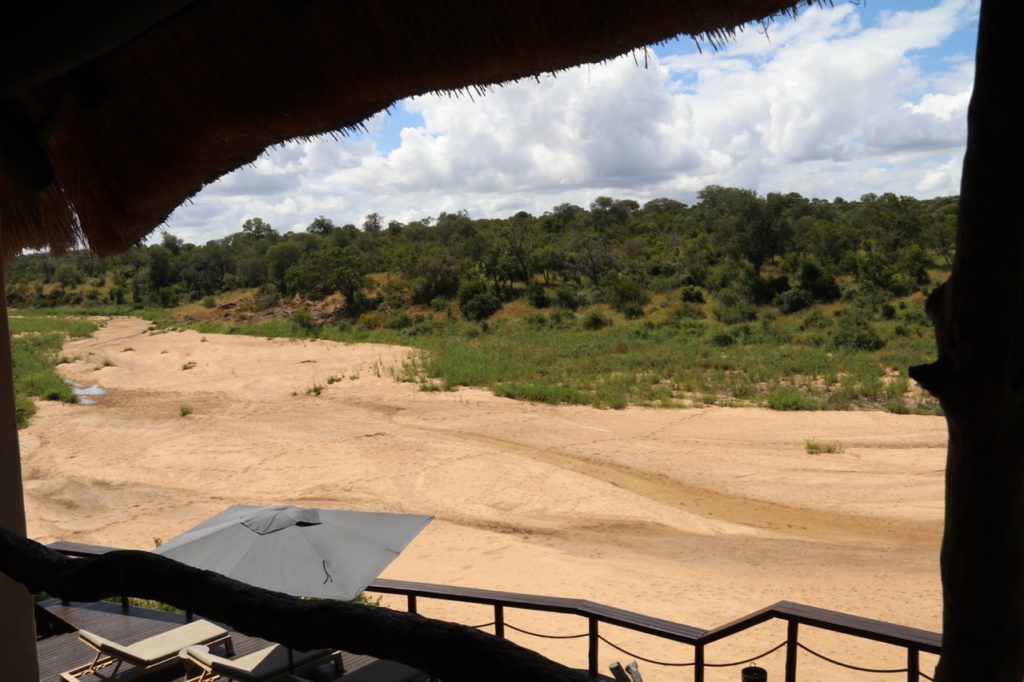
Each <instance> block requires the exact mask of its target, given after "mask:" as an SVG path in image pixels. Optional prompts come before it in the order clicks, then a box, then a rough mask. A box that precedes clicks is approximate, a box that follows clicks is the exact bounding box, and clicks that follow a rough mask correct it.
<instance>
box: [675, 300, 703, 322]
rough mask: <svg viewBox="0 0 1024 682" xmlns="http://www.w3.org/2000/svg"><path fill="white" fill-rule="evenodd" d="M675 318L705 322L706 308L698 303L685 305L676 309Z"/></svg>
mask: <svg viewBox="0 0 1024 682" xmlns="http://www.w3.org/2000/svg"><path fill="white" fill-rule="evenodd" d="M673 316H674V317H675V318H676V319H677V320H703V319H704V306H702V305H699V304H697V303H683V304H682V305H680V306H679V307H678V308H676V311H675V312H674V313H673Z"/></svg>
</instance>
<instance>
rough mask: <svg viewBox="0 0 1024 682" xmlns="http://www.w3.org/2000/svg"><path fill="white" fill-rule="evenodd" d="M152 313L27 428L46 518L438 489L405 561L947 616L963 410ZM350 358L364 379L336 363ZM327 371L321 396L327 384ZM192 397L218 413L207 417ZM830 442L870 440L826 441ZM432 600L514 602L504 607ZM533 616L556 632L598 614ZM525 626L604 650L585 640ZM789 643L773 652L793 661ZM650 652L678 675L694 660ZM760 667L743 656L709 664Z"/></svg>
mask: <svg viewBox="0 0 1024 682" xmlns="http://www.w3.org/2000/svg"><path fill="white" fill-rule="evenodd" d="M146 327H147V325H146V323H145V322H142V321H139V320H134V319H115V320H113V321H111V322H110V324H109V325H107V326H106V327H104V328H102V329H101V330H99V331H98V332H97V333H96V334H95V335H94V336H93V337H92V338H88V339H82V340H78V341H73V342H70V343H68V344H67V346H66V347H65V354H66V355H69V356H72V357H77V358H78V360H77V361H76V362H73V363H70V364H65V365H61V371H62V372H63V373H64V375H65V376H66V377H68V378H71V379H74V380H76V381H79V382H81V383H83V384H85V385H89V384H92V383H99V384H100V385H101V386H103V387H104V388H106V389H108V391H109V395H108V396H107V397H105V398H102V399H101V400H100V401H99V402H98V404H96V405H88V406H85V405H61V404H55V403H42V404H40V410H39V414H38V415H37V416H36V417H35V419H34V421H33V423H32V425H31V426H30V427H29V428H28V429H26V430H24V431H22V432H21V441H22V456H23V469H24V477H25V487H26V495H27V505H28V517H29V531H30V533H31V534H32V536H33V537H35V538H37V539H39V540H42V541H52V540H57V539H66V540H76V541H80V542H92V543H97V544H106V545H116V546H122V547H132V548H140V549H148V548H151V547H153V544H154V542H155V539H156V538H161V539H167V538H170V537H173V536H174V535H176V534H178V533H180V532H181V531H183V530H185V529H187V528H189V527H191V526H192V525H194V524H196V523H197V522H199V521H201V520H202V519H204V518H205V517H207V516H210V515H212V514H214V513H216V512H217V511H220V510H221V509H223V508H224V507H226V506H227V505H229V504H232V503H236V502H244V503H250V504H261V503H270V502H287V503H294V504H302V505H309V506H322V507H344V508H354V509H366V510H381V511H402V512H415V513H424V514H432V515H434V516H435V517H436V519H435V521H434V522H433V523H432V524H431V525H430V526H429V527H428V528H427V530H426V531H424V532H423V533H422V534H421V535H420V536H419V538H418V539H416V540H415V541H414V542H413V543H412V544H411V545H410V547H409V548H408V549H407V550H406V551H405V553H404V554H403V555H402V556H401V557H399V559H398V560H397V561H396V562H395V563H394V564H392V566H391V567H390V568H389V569H388V570H387V571H386V572H385V573H384V576H385V577H390V578H397V579H406V580H419V581H425V582H437V583H446V584H454V585H461V586H471V587H482V588H492V589H500V590H508V591H517V592H529V593H536V594H554V595H564V596H571V597H580V598H586V599H590V600H593V601H597V602H602V603H605V604H609V605H612V606H617V607H621V608H626V609H630V610H634V611H640V612H643V613H647V614H650V615H655V616H660V617H662V618H666V619H670V620H674V621H679V622H683V623H687V624H690V625H694V626H698V627H704V628H711V627H714V626H717V625H720V624H723V623H725V622H727V621H729V620H732V619H734V618H737V617H740V616H742V615H745V614H746V613H749V612H751V611H754V610H756V609H759V608H762V607H764V606H767V605H769V604H771V603H774V602H776V601H779V600H782V599H786V600H790V601H797V602H804V603H808V604H813V605H816V606H821V607H825V608H831V609H837V610H842V611H847V612H851V613H855V614H858V615H863V616H869V617H874V618H881V619H884V620H890V621H895V622H898V623H901V624H905V625H911V626H916V627H921V628H926V629H931V630H938V629H939V627H940V612H941V604H940V586H939V578H938V547H939V541H940V536H941V522H942V486H943V469H944V458H945V441H946V431H945V422H944V421H943V420H942V419H941V418H936V417H920V416H897V415H891V414H884V413H879V412H827V413H820V412H819V413H780V412H771V411H768V410H757V409H725V408H716V407H712V408H706V409H692V410H661V409H646V408H629V409H626V410H620V411H611V410H595V409H591V408H581V407H552V406H547V405H534V404H528V403H521V402H515V401H511V400H507V399H503V398H497V397H495V396H493V395H491V394H490V393H488V392H486V391H480V390H460V391H457V392H451V393H427V392H422V391H420V390H418V387H417V386H415V385H413V384H403V383H398V382H396V381H395V380H394V379H393V378H392V376H391V373H390V370H391V369H392V368H394V367H396V366H397V365H399V364H400V363H401V362H402V359H403V358H404V357H405V356H406V354H407V352H408V350H407V349H403V348H397V347H392V346H378V345H368V344H359V345H343V344H337V343H331V342H323V341H289V340H272V341H268V340H264V339H257V338H250V337H232V336H220V335H213V334H208V335H205V337H204V336H203V335H201V334H198V333H196V332H169V333H158V334H152V333H149V332H147V331H146ZM104 360H108V361H110V362H112V363H113V365H112V366H106V367H104V366H103V365H104ZM186 363H195V366H194V367H192V368H191V369H187V370H185V369H183V366H185V364H186ZM332 375H333V376H337V377H339V378H340V381H337V382H336V383H333V384H328V383H327V380H328V378H329V377H331V376H332ZM314 384H319V385H322V386H323V387H324V390H323V392H322V393H321V395H319V396H314V395H306V390H307V389H308V388H309V387H311V386H313V385H314ZM183 405H188V406H190V407H191V408H192V409H193V413H192V414H191V415H189V416H187V417H182V416H181V406H183ZM809 440H816V441H833V440H835V441H839V442H841V443H842V444H843V446H844V448H845V451H844V452H843V453H841V454H834V453H833V454H819V455H809V454H807V452H806V451H805V444H806V442H807V441H809ZM421 611H422V612H424V613H425V614H426V615H436V616H439V617H446V618H453V619H460V620H463V621H464V622H467V623H468V622H484V621H488V620H490V619H491V618H490V616H489V614H488V612H487V611H486V610H485V609H484V608H483V607H460V606H453V605H446V604H436V603H430V602H427V603H425V604H423V606H422V609H421ZM507 617H508V622H509V623H510V624H513V625H519V626H521V627H525V628H528V629H532V630H540V631H544V632H551V633H563V634H573V633H577V632H583V631H585V629H586V626H585V623H583V622H581V621H579V620H576V619H571V618H567V617H557V618H556V617H550V616H541V615H538V614H534V613H521V612H510V613H509V614H508V616H507ZM605 634H606V635H607V636H608V638H609V639H611V640H613V641H615V642H616V643H619V644H621V645H622V646H625V648H627V649H631V650H636V651H637V653H642V654H645V655H648V656H651V657H653V658H659V659H662V660H668V661H687V660H692V652H691V650H690V649H689V648H688V647H685V646H682V645H673V644H668V643H665V642H661V641H657V640H652V639H650V638H646V637H642V636H638V635H633V634H632V633H628V632H622V631H618V630H616V629H614V628H607V629H606V630H605ZM784 636H785V628H784V626H782V625H779V624H774V625H772V624H768V625H765V626H761V627H760V628H758V629H756V630H754V631H752V632H750V633H749V634H748V635H746V636H744V637H742V638H738V639H736V640H728V641H727V642H725V643H720V644H716V645H714V646H712V647H710V648H709V649H708V651H707V659H708V660H709V661H712V662H714V661H727V660H734V659H738V658H745V657H747V656H750V655H753V654H756V653H758V652H759V651H760V650H763V649H767V648H769V647H770V646H773V645H774V644H777V643H778V642H780V641H782V639H784ZM513 638H514V639H516V641H519V642H521V643H523V644H525V645H528V646H533V647H535V648H538V649H539V650H541V651H544V652H545V653H548V654H549V655H553V656H555V657H556V658H559V659H560V660H563V661H565V662H566V663H569V664H571V665H575V666H583V665H585V663H586V648H585V647H586V644H585V640H559V641H554V642H552V641H549V640H544V641H540V642H538V640H536V639H534V638H531V637H527V636H525V635H515V636H514V637H513ZM804 641H806V643H807V644H808V645H809V646H811V647H812V648H817V649H820V650H821V651H822V652H823V653H825V654H827V655H831V656H838V657H840V658H844V659H846V660H850V661H851V662H856V663H860V664H862V665H863V664H868V665H872V666H874V667H902V666H903V665H904V664H905V661H906V659H905V654H904V652H903V651H902V650H897V649H893V648H891V647H886V646H882V645H865V644H862V643H859V642H856V641H852V640H850V639H848V638H843V637H838V636H832V635H828V634H825V633H821V632H816V631H807V632H806V633H805V635H804ZM782 656H783V654H782V652H781V651H780V652H777V653H775V654H773V655H771V656H769V657H768V658H766V659H764V662H763V663H762V665H765V666H766V667H768V668H769V669H770V671H771V672H772V677H776V676H778V677H781V674H782V673H781V670H782V669H781V663H782ZM616 658H621V659H628V657H627V656H625V655H621V654H617V653H616V652H615V651H613V650H612V649H610V648H609V647H607V646H605V647H603V649H602V665H604V664H605V663H606V662H607V661H611V660H615V659H616ZM822 665H823V664H821V665H819V664H818V663H817V662H816V661H815V660H814V659H813V658H812V657H810V656H809V655H806V654H805V655H802V657H801V658H800V666H801V670H802V672H803V674H802V677H803V675H810V677H809V678H805V679H821V680H846V679H851V680H853V679H863V677H857V676H856V675H854V674H852V673H851V674H850V676H847V675H846V674H845V673H843V672H842V671H839V670H837V669H835V668H832V667H822ZM930 666H931V664H930V663H928V664H926V666H925V668H924V669H925V670H929V668H930ZM643 670H644V672H645V677H646V678H647V679H648V680H650V681H652V682H658V680H667V679H680V673H679V671H678V670H676V669H665V668H657V667H656V666H651V665H647V666H644V668H643ZM738 677H739V672H738V671H737V670H736V669H735V668H731V669H723V670H717V671H712V672H710V673H709V675H708V678H707V679H709V680H712V681H713V680H735V679H738ZM682 679H689V673H684V674H683V677H682Z"/></svg>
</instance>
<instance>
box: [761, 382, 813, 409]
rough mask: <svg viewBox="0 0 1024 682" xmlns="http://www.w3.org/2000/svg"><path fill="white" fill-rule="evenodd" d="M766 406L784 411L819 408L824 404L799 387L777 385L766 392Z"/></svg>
mask: <svg viewBox="0 0 1024 682" xmlns="http://www.w3.org/2000/svg"><path fill="white" fill-rule="evenodd" d="M768 407H769V408H771V409H773V410H780V411H784V412H789V411H795V410H821V409H824V404H822V402H821V401H820V400H817V399H815V398H812V397H811V396H808V395H807V394H805V393H803V392H802V391H800V390H799V389H796V388H793V387H791V386H779V387H778V388H776V389H775V390H773V391H772V392H771V393H769V394H768Z"/></svg>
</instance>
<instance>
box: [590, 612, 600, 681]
mask: <svg viewBox="0 0 1024 682" xmlns="http://www.w3.org/2000/svg"><path fill="white" fill-rule="evenodd" d="M589 639H590V649H589V652H588V654H589V655H588V656H587V659H588V665H587V670H589V671H590V674H591V675H594V676H596V675H597V641H598V640H597V618H593V617H592V618H591V619H590V638H589Z"/></svg>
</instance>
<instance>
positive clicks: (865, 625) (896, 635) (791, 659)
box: [50, 541, 942, 682]
mask: <svg viewBox="0 0 1024 682" xmlns="http://www.w3.org/2000/svg"><path fill="white" fill-rule="evenodd" d="M50 547H51V548H52V549H55V550H57V551H59V552H62V553H63V554H65V555H67V556H73V557H91V556H98V555H100V554H104V553H106V552H109V551H112V550H113V549H114V548H112V547H100V546H96V545H84V544H80V543H75V542H63V541H62V542H55V543H53V544H51V545H50ZM366 590H367V591H368V592H374V593H379V594H394V595H404V596H405V598H406V608H407V609H408V610H409V611H410V612H412V613H415V612H416V611H417V609H418V607H419V600H420V599H437V600H443V601H455V602H465V603H470V604H481V605H485V606H490V607H492V608H493V610H494V621H493V622H491V623H487V624H486V625H485V626H480V627H487V626H493V627H494V634H495V635H497V636H498V637H504V636H505V629H506V626H507V627H511V626H510V625H508V623H507V621H506V614H505V609H506V608H509V609H523V610H529V611H543V612H547V613H559V614H567V615H573V616H579V617H581V618H585V619H586V620H587V624H588V628H587V632H586V633H585V634H580V635H572V637H580V638H582V637H584V636H585V637H587V640H588V655H587V659H588V661H587V662H588V666H587V667H588V669H589V670H590V672H591V674H593V675H596V674H597V673H598V651H599V648H600V643H601V641H605V642H608V640H606V639H604V638H603V637H602V635H601V631H600V626H601V624H607V625H614V626H618V627H621V628H625V629H628V630H633V631H635V632H641V633H644V634H647V635H653V636H655V637H660V638H662V639H666V640H670V641H673V642H679V643H682V644H688V645H690V646H692V647H693V651H694V657H693V661H692V662H689V663H685V664H677V665H683V666H686V667H693V679H694V682H703V681H704V673H705V668H706V667H710V666H711V665H715V667H721V666H723V665H741V664H743V663H747V662H749V661H751V660H756V659H758V658H761V657H763V656H764V655H766V654H767V653H770V652H766V653H765V654H761V655H759V656H756V657H754V658H752V659H747V660H744V661H738V662H735V663H729V664H721V663H718V664H711V663H707V662H706V661H705V659H704V649H705V647H706V646H707V645H708V644H712V643H714V642H717V641H720V640H723V639H725V638H727V637H731V636H733V635H736V634H738V633H740V632H743V631H745V630H749V629H750V628H752V627H754V626H757V625H760V624H762V623H765V622H767V621H771V620H782V621H785V622H786V623H787V629H786V641H785V642H784V645H785V649H786V668H785V670H786V672H785V681H786V682H796V680H797V658H798V652H799V650H800V649H804V650H806V651H809V652H811V653H814V654H815V655H817V656H819V657H821V658H825V657H822V656H821V655H820V654H817V653H816V652H814V651H812V650H811V649H809V648H807V647H806V646H804V645H803V644H801V643H800V628H801V626H806V627H810V628H816V629H819V630H827V631H830V632H836V633H840V634H843V635H848V636H851V637H857V638H860V639H866V640H871V641H875V642H880V643H883V644H889V645H892V646H896V647H902V648H903V649H905V650H906V652H907V665H906V667H905V668H900V669H896V670H892V669H889V670H878V669H869V668H857V667H856V666H849V665H848V666H847V667H854V668H855V669H860V670H864V671H866V672H886V673H903V672H905V673H906V679H907V681H908V682H919V680H920V679H921V678H922V677H924V678H926V679H931V678H929V677H927V676H926V675H925V674H924V673H922V672H921V668H920V654H921V653H930V654H939V653H941V650H942V635H941V634H938V633H935V632H929V631H927V630H919V629H917V628H911V627H906V626H903V625H895V624H893V623H887V622H885V621H880V620H874V619H871V618H862V617H860V616H854V615H850V614H848V613H842V612H839V611H830V610H827V609H819V608H817V607H814V606H807V605H805V604H797V603H794V602H788V601H780V602H778V603H776V604H773V605H771V606H769V607H767V608H764V609H761V610H760V611H755V612H754V613H751V614H749V615H747V616H744V617H743V618H740V619H738V620H735V621H733V622H731V623H727V624H725V625H722V626H721V627H717V628H714V629H712V630H702V629H701V628H695V627H692V626H690V625H683V624H681V623H675V622H672V621H669V620H664V619H661V618H654V617H652V616H647V615H644V614H641V613H636V612H633V611H625V610H623V609H618V608H614V607H611V606H606V605H604V604H597V603H595V602H592V601H588V600H585V599H563V598H561V597H547V596H542V595H533V594H520V593H517V592H500V591H495V590H480V589H474V588H467V587H453V586H450V585H433V584H428V583H418V582H407V581H404V580H385V579H378V580H375V581H373V582H372V583H370V585H369V586H367V588H366ZM122 606H123V607H124V608H128V602H127V599H126V598H122ZM517 629H518V628H517ZM530 634H533V633H530ZM613 646H614V645H613ZM781 647H782V645H779V646H778V647H776V648H781ZM772 651H774V649H773V650H772ZM637 658H640V657H639V656H638V657H637ZM825 660H826V661H829V662H832V663H836V664H837V665H844V664H842V663H839V662H837V661H831V660H830V659H828V658H825Z"/></svg>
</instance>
